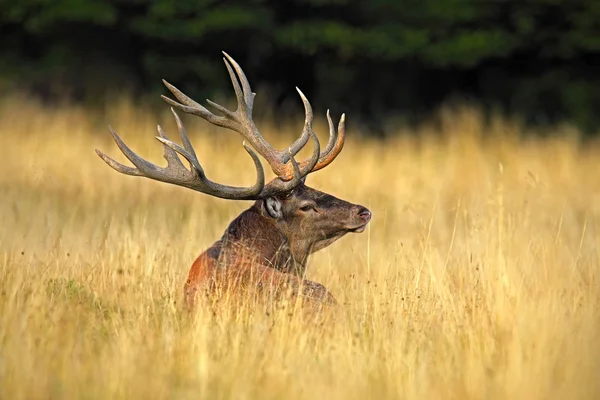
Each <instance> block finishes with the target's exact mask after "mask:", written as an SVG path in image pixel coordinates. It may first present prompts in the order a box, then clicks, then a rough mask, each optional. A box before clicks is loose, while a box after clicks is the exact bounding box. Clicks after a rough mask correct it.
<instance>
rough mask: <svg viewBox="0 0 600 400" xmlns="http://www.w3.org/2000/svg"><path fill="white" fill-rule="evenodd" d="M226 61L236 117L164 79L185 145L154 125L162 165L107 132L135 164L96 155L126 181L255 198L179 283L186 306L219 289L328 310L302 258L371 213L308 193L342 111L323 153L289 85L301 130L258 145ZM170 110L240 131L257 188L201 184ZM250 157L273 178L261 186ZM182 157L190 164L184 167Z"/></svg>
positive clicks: (330, 152)
mask: <svg viewBox="0 0 600 400" xmlns="http://www.w3.org/2000/svg"><path fill="white" fill-rule="evenodd" d="M223 55H224V57H223V61H224V63H225V66H226V68H227V71H228V73H229V77H230V78H231V82H232V84H233V88H234V91H235V96H236V99H237V109H236V110H235V111H231V110H229V109H227V108H225V107H223V106H221V105H219V104H217V103H215V102H213V101H211V100H207V103H208V104H209V105H210V106H212V107H214V108H215V109H216V110H217V111H219V112H220V114H221V115H217V114H214V113H212V112H211V111H209V110H208V109H207V108H205V107H204V106H202V105H200V104H199V103H197V102H196V101H194V100H192V99H191V98H190V97H188V96H187V95H185V94H184V93H182V92H181V91H180V90H179V89H177V88H176V87H175V86H173V85H171V84H170V83H168V82H167V81H166V80H163V84H164V85H165V86H166V87H167V89H168V90H169V91H170V92H171V93H172V94H173V95H174V96H175V98H176V99H177V101H175V100H173V99H171V98H170V97H167V96H164V95H162V96H161V97H162V99H163V100H164V101H165V102H166V103H168V104H169V105H170V106H171V112H172V113H173V116H174V118H175V122H176V125H177V128H178V130H179V134H180V137H181V142H182V145H183V146H181V145H179V144H177V143H175V142H173V141H171V140H169V138H168V137H167V135H166V133H165V132H164V130H163V129H162V128H161V127H160V125H158V126H157V128H158V134H159V135H158V136H156V139H157V140H158V141H159V142H161V143H162V145H163V147H164V158H165V159H166V161H167V166H166V167H160V166H158V165H155V164H152V163H151V162H149V161H147V160H145V159H143V158H141V157H140V156H139V155H137V154H136V153H134V152H133V151H132V150H131V149H130V148H129V147H128V146H127V145H126V144H125V143H124V142H123V140H122V139H121V138H120V137H119V135H118V134H117V133H116V131H115V130H114V129H113V128H112V127H111V126H109V131H110V133H111V135H112V138H113V139H114V141H115V143H116V145H117V147H118V148H119V149H120V150H121V152H122V153H123V154H124V155H125V157H126V158H127V159H128V160H129V161H130V162H131V163H132V164H133V165H134V167H130V166H126V165H123V164H121V163H119V162H117V161H115V160H114V159H112V158H110V157H109V156H107V155H106V154H104V153H102V152H101V151H100V150H98V149H96V153H97V155H98V156H99V157H100V158H101V159H102V160H104V162H106V164H108V165H109V166H110V167H111V168H113V169H114V170H116V171H117V172H120V173H122V174H125V175H131V176H140V177H145V178H149V179H153V180H156V181H159V182H164V183H168V184H173V185H178V186H182V187H185V188H188V189H192V190H194V191H198V192H201V193H204V194H207V195H209V196H214V197H217V198H221V199H226V200H250V201H254V203H253V204H252V206H251V207H250V208H248V209H246V210H245V211H243V212H242V213H241V214H240V215H239V216H238V217H237V218H235V219H234V220H233V221H232V222H231V223H230V224H229V226H228V227H227V229H226V230H225V232H224V234H223V236H222V237H221V238H220V239H219V240H217V241H216V242H215V243H214V244H213V245H212V246H211V247H210V248H208V249H207V250H206V251H204V252H203V253H202V254H200V256H199V257H198V258H196V260H195V261H194V262H193V264H192V266H191V268H190V270H189V273H188V277H187V280H186V282H185V284H184V301H185V305H186V307H187V308H188V309H190V310H193V309H194V308H195V307H196V302H197V299H198V295H199V293H204V294H205V295H206V296H207V297H210V296H217V294H218V293H223V290H226V291H227V293H230V292H231V290H233V291H234V293H239V292H240V291H243V292H244V293H250V294H252V293H262V292H265V291H266V292H269V293H271V294H273V295H274V296H275V297H276V298H282V297H285V295H292V296H296V299H298V298H301V299H302V301H303V302H306V303H307V304H313V305H320V306H335V305H337V304H338V303H337V300H336V299H335V297H334V296H333V295H332V294H331V293H330V292H329V291H328V290H327V289H326V288H325V287H324V286H323V285H321V284H320V283H317V282H314V281H310V280H307V279H305V272H306V267H307V262H308V258H309V256H310V255H311V254H313V253H315V252H316V251H319V250H321V249H323V248H325V247H327V246H329V245H331V244H332V243H333V242H335V241H337V240H338V239H340V238H341V237H343V236H344V235H346V234H348V233H360V232H363V231H364V230H365V228H366V226H367V224H368V223H369V221H370V220H371V216H372V214H371V211H369V210H368V209H367V208H366V207H364V206H362V205H358V204H352V203H350V202H347V201H345V200H341V199H338V198H336V197H334V196H332V195H330V194H327V193H324V192H321V191H319V190H316V189H313V188H311V187H309V186H307V185H306V177H307V175H308V174H310V173H312V172H315V171H318V170H320V169H323V168H325V167H327V166H328V165H329V164H331V163H332V162H333V160H334V159H335V158H336V157H337V156H338V155H339V154H340V152H341V150H342V148H343V146H344V141H345V114H342V116H341V118H340V121H339V124H338V129H337V131H336V129H335V127H334V125H333V122H332V119H331V116H330V114H329V110H327V121H328V125H329V141H328V143H327V145H326V146H325V148H324V149H323V150H321V146H320V142H319V139H318V137H317V135H316V134H315V133H314V131H313V128H312V123H313V110H312V106H311V104H310V102H309V101H308V99H307V98H306V97H305V96H304V94H303V93H302V91H301V90H300V89H298V88H296V90H297V92H298V94H299V95H300V98H301V100H302V103H303V105H304V111H305V120H304V127H303V129H302V133H301V135H300V137H299V138H298V139H297V140H296V141H295V142H294V143H292V145H291V146H289V147H288V148H287V149H285V150H276V149H275V148H273V147H272V146H271V144H269V143H268V142H267V141H266V140H265V139H264V138H263V136H262V134H261V133H260V131H259V130H258V128H257V127H256V125H255V123H254V121H253V119H252V111H253V105H254V97H255V95H256V94H255V93H253V92H252V90H251V88H250V83H249V82H248V79H247V78H246V75H245V74H244V71H243V70H242V68H241V67H240V66H239V65H238V63H237V62H236V61H235V60H234V59H233V58H232V57H230V56H229V55H228V54H227V53H225V52H223ZM175 110H178V111H181V112H184V113H187V114H192V115H195V116H199V117H201V118H203V119H204V120H206V121H208V122H209V123H211V124H213V125H215V126H218V127H221V128H226V129H229V130H232V131H234V132H237V133H239V134H240V135H241V136H242V137H243V138H244V141H243V142H242V145H243V147H244V149H245V151H246V152H247V153H248V154H249V156H250V158H251V159H252V161H253V163H254V167H255V169H256V181H255V183H254V184H253V185H252V186H249V187H236V186H228V185H224V184H220V183H217V182H213V181H211V180H210V179H208V178H207V176H206V174H205V172H204V169H203V167H202V166H201V165H200V162H199V161H198V158H197V156H196V152H195V150H194V148H193V147H192V144H191V142H190V139H189V137H188V134H187V132H186V129H185V128H184V126H183V124H182V121H181V119H180V117H179V115H178V114H177V112H176V111H175ZM309 140H310V141H311V143H312V145H313V151H312V154H311V156H310V157H309V158H307V159H306V160H303V161H297V160H296V158H295V156H296V155H297V153H299V152H300V151H301V150H302V149H303V148H304V147H305V146H306V144H307V143H308V142H309ZM257 153H258V154H259V155H260V156H262V158H264V159H265V160H266V161H267V162H268V164H269V166H270V167H271V169H272V171H273V173H274V174H275V175H276V177H275V178H274V179H272V180H271V181H269V182H268V183H266V184H265V173H264V170H263V166H262V163H261V161H260V159H259V157H258V155H257ZM179 156H181V157H183V159H185V161H187V163H188V164H189V168H186V167H185V166H184V164H183V163H182V160H181V159H180V158H179Z"/></svg>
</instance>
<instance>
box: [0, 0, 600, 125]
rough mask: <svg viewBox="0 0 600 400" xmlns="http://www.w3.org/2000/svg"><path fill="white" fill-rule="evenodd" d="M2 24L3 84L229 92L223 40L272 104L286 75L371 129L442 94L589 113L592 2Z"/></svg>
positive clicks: (246, 4)
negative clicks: (164, 84) (164, 83)
mask: <svg viewBox="0 0 600 400" xmlns="http://www.w3.org/2000/svg"><path fill="white" fill-rule="evenodd" d="M0 32H1V33H0V38H1V40H0V49H1V51H0V86H1V87H2V88H3V92H5V93H6V92H10V90H11V89H17V90H26V91H29V92H31V93H34V94H36V95H39V96H40V97H42V98H45V99H53V98H55V97H59V96H63V97H64V96H66V97H68V98H70V99H72V100H75V101H87V102H94V101H99V100H98V99H105V98H106V96H108V95H110V94H111V93H114V92H115V91H118V90H127V91H131V92H133V93H136V94H137V95H140V96H143V95H145V94H156V93H157V92H159V91H162V92H163V93H164V90H163V89H162V88H161V79H162V78H166V79H168V80H169V81H170V82H172V83H174V84H176V85H177V86H178V87H179V88H181V89H182V90H184V91H185V92H186V93H188V94H190V95H191V96H192V97H194V98H198V99H204V98H207V97H212V98H214V97H215V96H219V95H220V94H227V95H229V96H231V93H230V92H231V87H230V83H229V81H228V77H227V72H226V70H225V67H224V65H223V64H222V60H221V57H220V55H221V54H220V51H221V50H226V51H227V52H228V53H229V54H230V55H232V56H233V57H234V58H235V59H236V60H237V61H238V62H239V63H240V64H241V65H242V67H243V68H244V70H245V71H246V73H247V75H248V76H249V78H250V81H251V83H252V84H253V88H254V89H257V91H258V90H260V92H259V97H260V96H262V97H268V101H269V102H270V103H271V105H274V106H276V107H278V108H277V109H278V110H281V112H282V113H286V112H287V111H291V110H293V111H297V110H298V109H300V108H301V103H300V101H299V100H298V99H297V98H296V96H297V94H296V93H295V90H294V87H295V86H298V87H300V88H301V89H302V91H303V92H304V93H305V94H306V95H307V97H308V98H309V99H310V100H311V102H312V103H313V105H314V106H315V107H318V108H319V109H324V108H331V109H332V112H334V113H338V114H339V113H341V112H348V113H352V116H353V118H355V119H360V120H361V121H363V122H365V123H368V124H370V126H371V127H372V128H373V131H375V132H376V131H377V130H378V129H380V128H382V126H383V125H382V124H383V121H386V120H388V118H390V117H396V118H402V119H404V120H405V121H407V122H410V121H414V120H417V119H419V118H421V117H423V116H426V115H427V114H428V113H429V112H430V111H432V110H434V109H435V108H436V107H438V106H439V105H440V104H442V103H443V102H445V101H451V100H452V99H461V100H467V101H471V100H472V101H476V102H478V103H480V104H483V105H484V106H486V107H487V108H488V109H494V110H498V111H501V112H504V113H509V114H517V115H520V116H522V117H523V118H524V119H525V120H526V121H528V122H531V123H534V124H546V123H556V122H561V121H564V120H568V121H573V122H575V123H576V124H578V125H579V126H580V127H582V128H583V129H585V130H587V131H589V132H592V131H594V130H595V129H596V128H597V127H598V125H599V124H600V117H599V116H598V113H597V112H595V111H596V109H597V108H598V105H600V74H599V73H598V71H599V70H598V66H600V1H598V0H564V1H561V0H402V1H401V0H369V1H359V0H286V1H283V0H280V1H274V0H237V1H235V0H229V1H227V0H225V1H216V0H20V1H10V0H0ZM257 101H259V98H258V97H257ZM257 111H258V110H257Z"/></svg>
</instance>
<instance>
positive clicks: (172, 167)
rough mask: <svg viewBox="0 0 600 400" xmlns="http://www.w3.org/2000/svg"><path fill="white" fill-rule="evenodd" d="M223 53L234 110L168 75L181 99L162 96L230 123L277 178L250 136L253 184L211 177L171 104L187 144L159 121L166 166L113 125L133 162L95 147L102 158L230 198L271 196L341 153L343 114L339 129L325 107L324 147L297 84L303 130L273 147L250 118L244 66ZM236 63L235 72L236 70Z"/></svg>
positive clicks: (250, 95) (128, 169) (224, 124)
mask: <svg viewBox="0 0 600 400" xmlns="http://www.w3.org/2000/svg"><path fill="white" fill-rule="evenodd" d="M223 54H224V55H225V58H224V59H223V60H224V61H225V65H226V67H227V70H228V71H229V76H230V77H231V82H232V83H233V87H234V89H235V94H236V97H237V100H238V108H237V110H236V111H235V112H232V111H229V110H227V109H226V108H225V107H223V106H221V105H219V104H216V103H214V102H212V101H210V100H207V101H208V103H209V104H210V105H212V106H213V107H215V108H216V109H217V110H219V111H220V112H221V113H222V114H223V116H217V115H214V114H213V113H211V112H210V111H208V110H207V109H206V108H204V107H203V106H202V105H200V104H198V103H196V102H195V101H194V100H192V99H191V98H189V97H188V96H186V95H185V94H183V93H182V92H181V91H180V90H179V89H177V88H176V87H174V86H173V85H171V84H169V83H168V82H166V81H164V80H163V82H164V84H165V85H166V86H167V88H168V89H169V90H170V91H171V92H172V93H173V94H174V95H175V97H177V99H178V100H179V101H181V103H183V104H180V103H178V102H176V101H174V100H171V99H170V98H168V97H165V96H162V98H163V99H164V100H165V101H166V102H167V103H169V104H171V105H172V106H173V107H175V108H177V109H179V110H181V111H183V112H186V113H190V114H194V115H198V116H200V117H202V118H204V119H205V120H207V121H208V122H210V123H212V124H214V125H217V126H221V127H223V128H228V129H231V130H233V131H236V132H238V133H240V134H241V135H242V136H243V137H244V138H245V139H246V140H247V141H248V142H249V143H250V145H251V146H252V147H253V148H254V149H255V150H256V151H257V152H258V153H259V154H260V155H261V156H263V157H264V158H265V159H266V160H267V161H268V163H269V165H270V166H271V168H272V170H273V172H274V173H275V174H276V175H277V178H275V179H273V180H272V181H271V182H269V184H267V185H265V175H264V170H263V168H262V164H261V163H260V160H259V158H258V156H257V155H256V153H255V152H254V151H253V150H252V148H251V147H249V146H247V145H246V142H245V141H244V142H243V146H244V148H245V149H246V151H247V152H248V154H249V155H250V157H252V161H253V162H254V166H255V168H256V183H255V184H254V185H253V186H251V187H235V186H227V185H221V184H219V183H216V182H212V181H211V180H209V179H208V178H207V177H206V175H205V173H204V170H203V168H202V166H201V165H200V162H199V161H198V158H197V156H196V152H195V151H194V148H193V147H192V145H191V143H190V140H189V138H188V136H187V132H186V130H185V128H184V127H183V124H182V123H181V119H180V118H179V116H178V115H177V113H176V112H175V110H174V109H173V108H171V111H172V112H173V115H174V116H175V121H176V122H177V127H178V129H179V133H180V135H181V141H182V143H183V147H181V146H180V145H178V144H177V143H175V142H172V141H170V140H169V139H168V138H167V136H166V134H165V132H164V131H163V130H162V128H161V127H160V126H158V133H159V136H157V137H156V139H157V140H159V141H160V142H161V143H162V144H163V146H164V157H165V159H166V160H167V167H165V168H162V167H159V166H157V165H154V164H152V163H150V162H148V161H146V160H144V159H143V158H141V157H140V156H139V155H137V154H135V153H134V152H133V151H132V150H131V149H130V148H129V147H127V145H126V144H125V143H124V142H123V140H121V138H120V137H119V135H117V133H116V132H115V131H114V130H113V129H112V127H109V129H110V132H111V134H112V136H113V139H114V140H115V142H116V144H117V146H118V147H119V149H120V150H121V151H122V152H123V154H125V156H126V157H127V158H128V159H129V161H131V162H132V163H133V165H134V166H135V168H133V167H128V166H126V165H123V164H120V163H118V162H117V161H115V160H113V159H112V158H110V157H108V156H107V155H106V154H104V153H102V152H101V151H99V150H96V153H97V154H98V156H100V158H102V159H103V160H104V161H105V162H106V163H107V164H108V165H109V166H110V167H112V168H113V169H114V170H116V171H118V172H121V173H123V174H126V175H133V176H144V177H147V178H150V179H154V180H157V181H160V182H166V183H171V184H175V185H179V186H184V187H187V188H189V189H193V190H196V191H199V192H202V193H206V194H209V195H212V196H215V197H220V198H223V199H232V200H256V199H261V198H265V197H268V196H272V195H273V194H276V193H279V192H285V191H288V190H291V189H293V188H294V187H295V186H297V185H298V183H299V182H300V181H301V180H302V179H303V178H304V177H305V176H306V175H308V174H309V173H311V172H313V171H317V170H319V169H321V168H324V167H326V166H327V165H329V164H330V163H331V162H332V161H333V160H334V159H335V157H337V155H338V154H339V153H340V151H341V150H342V147H343V146H344V133H345V130H344V121H345V117H344V115H343V114H342V117H341V119H340V123H339V126H338V132H336V131H335V129H334V127H333V122H332V121H331V117H330V116H329V110H328V111H327V121H328V123H329V142H328V144H327V146H326V148H325V150H324V151H322V152H321V151H320V143H319V139H318V138H317V136H316V135H315V133H314V132H313V130H312V121H313V112H312V107H311V105H310V103H309V101H308V100H307V99H306V97H305V96H304V94H303V93H302V92H301V91H300V89H298V88H296V90H297V91H298V93H299V94H300V97H301V99H302V102H303V104H304V109H305V114H306V118H305V122H304V129H303V130H302V135H301V136H300V137H299V138H298V139H297V140H296V141H295V142H294V143H293V144H292V146H290V147H289V148H288V149H287V151H285V150H282V151H277V150H275V149H274V148H273V147H272V146H271V145H270V144H269V143H268V142H267V141H266V140H265V139H264V138H263V137H262V135H261V134H260V132H259V131H258V128H256V125H255V124H254V121H253V120H252V106H253V103H254V96H255V93H252V91H251V89H250V84H249V83H248V80H247V79H246V76H245V74H244V72H243V71H242V69H241V68H240V66H239V65H238V64H237V63H236V62H235V61H234V60H233V58H231V57H230V56H229V55H228V54H227V53H225V52H223ZM230 64H231V65H230ZM232 66H233V68H234V69H235V72H236V73H237V75H236V73H234V70H233V69H232ZM238 78H239V81H240V82H241V87H240V82H238ZM309 138H310V139H312V141H313V143H314V150H313V153H312V155H311V157H310V158H308V159H307V160H304V161H302V162H300V163H298V162H297V161H296V160H295V159H294V156H295V155H296V154H297V153H298V152H299V151H300V150H301V149H302V148H303V147H304V146H305V145H306V143H307V142H308V139H309ZM177 154H180V155H181V156H183V157H184V158H185V159H186V160H187V161H188V162H189V164H190V169H189V170H188V169H187V168H186V167H185V166H184V165H183V164H182V163H181V161H180V159H179V157H178V156H177Z"/></svg>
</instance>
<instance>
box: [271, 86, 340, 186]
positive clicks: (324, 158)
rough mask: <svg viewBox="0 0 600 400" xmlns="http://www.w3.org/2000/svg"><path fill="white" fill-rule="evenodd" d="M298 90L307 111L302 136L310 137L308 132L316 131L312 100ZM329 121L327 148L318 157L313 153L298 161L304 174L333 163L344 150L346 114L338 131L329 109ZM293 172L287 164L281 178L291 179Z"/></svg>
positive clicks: (291, 167)
mask: <svg viewBox="0 0 600 400" xmlns="http://www.w3.org/2000/svg"><path fill="white" fill-rule="evenodd" d="M296 90H297V91H298V94H299V95H300V98H301V99H302V103H303V104H304V109H305V113H306V119H305V122H304V129H303V132H302V136H304V134H305V133H306V134H307V137H308V133H312V135H314V132H313V130H312V121H313V112H312V107H311V105H310V102H309V101H308V99H307V98H306V96H304V94H303V93H302V91H301V90H300V89H298V88H296ZM327 122H328V124H329V141H328V143H327V146H326V147H325V149H324V150H323V151H322V152H320V153H319V154H318V155H317V156H316V158H315V156H314V153H313V156H311V158H309V159H307V160H305V161H302V162H300V163H298V166H299V168H300V171H301V172H302V175H303V176H306V175H307V174H309V173H311V172H314V171H318V170H320V169H322V168H325V167H326V166H327V165H329V164H331V162H332V161H333V160H334V159H335V158H336V157H337V156H338V154H339V153H340V152H341V151H342V148H343V147H344V139H345V114H342V117H341V118H340V123H339V127H338V132H336V130H335V128H334V126H333V122H332V120H331V116H330V114H329V110H327ZM315 137H316V136H315ZM299 140H300V139H299ZM292 154H293V150H292ZM292 174H293V166H291V165H286V170H285V174H284V175H283V176H281V179H283V180H288V179H291V177H292Z"/></svg>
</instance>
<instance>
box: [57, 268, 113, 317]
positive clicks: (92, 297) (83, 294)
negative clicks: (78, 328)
mask: <svg viewBox="0 0 600 400" xmlns="http://www.w3.org/2000/svg"><path fill="white" fill-rule="evenodd" d="M46 289H47V293H48V295H49V296H50V297H51V299H53V300H54V301H58V302H67V303H69V305H72V306H77V307H79V309H80V310H81V311H83V312H84V313H86V314H89V313H91V314H93V315H94V316H96V317H97V318H98V319H100V320H103V321H110V320H111V319H112V318H114V317H119V318H122V317H123V314H124V310H123V309H121V308H120V307H118V306H115V305H113V304H109V303H107V302H106V301H104V300H102V299H101V298H99V297H98V296H97V295H96V294H95V293H94V292H93V291H91V290H90V289H88V288H86V287H85V286H84V285H83V284H81V283H80V282H77V281H75V280H73V279H67V278H55V279H50V280H49V281H48V285H47V287H46Z"/></svg>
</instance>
